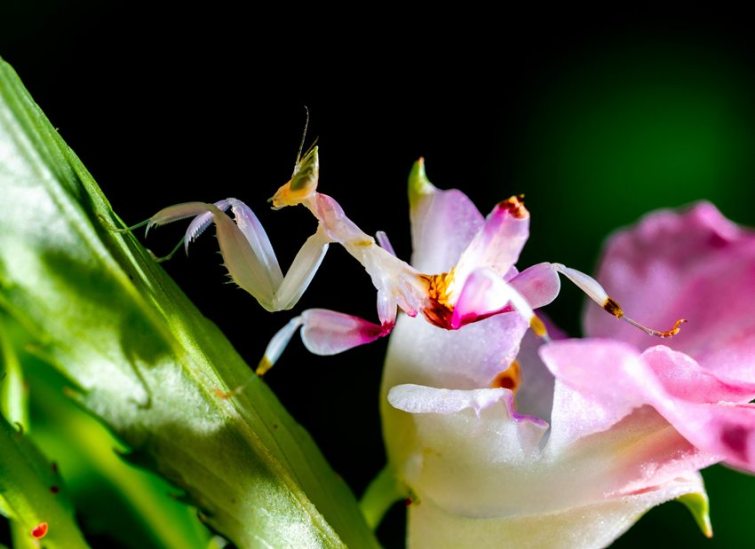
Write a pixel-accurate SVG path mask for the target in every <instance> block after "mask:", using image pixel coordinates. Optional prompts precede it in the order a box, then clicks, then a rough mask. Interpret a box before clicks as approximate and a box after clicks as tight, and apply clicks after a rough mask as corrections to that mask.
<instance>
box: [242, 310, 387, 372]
mask: <svg viewBox="0 0 755 549" xmlns="http://www.w3.org/2000/svg"><path fill="white" fill-rule="evenodd" d="M300 327H301V339H302V342H303V343H304V346H305V347H306V348H307V350H308V351H309V352H311V353H314V354H316V355H335V354H338V353H341V352H343V351H347V350H348V349H352V348H354V347H358V346H359V345H364V344H366V343H372V342H373V341H375V340H377V339H380V338H381V337H385V336H387V335H388V334H390V333H391V331H392V330H393V324H392V323H391V324H383V325H380V324H375V323H373V322H369V321H367V320H364V319H362V318H359V317H357V316H352V315H347V314H344V313H338V312H336V311H329V310H327V309H309V310H307V311H304V312H303V313H302V314H301V316H297V317H296V318H293V319H291V320H290V321H289V322H288V324H286V325H285V326H284V327H283V328H281V329H280V330H279V331H278V333H276V334H275V336H273V339H271V340H270V343H268V345H267V348H266V349H265V355H264V356H263V357H262V360H260V362H259V365H258V366H257V370H256V371H257V375H260V376H262V375H264V374H265V373H266V372H267V371H268V370H270V368H272V367H273V365H274V364H275V363H276V362H277V361H278V359H279V358H280V356H281V353H283V350H284V349H285V348H286V346H287V345H288V343H289V341H291V338H292V337H293V335H294V334H295V333H296V330H298V329H299V328H300Z"/></svg>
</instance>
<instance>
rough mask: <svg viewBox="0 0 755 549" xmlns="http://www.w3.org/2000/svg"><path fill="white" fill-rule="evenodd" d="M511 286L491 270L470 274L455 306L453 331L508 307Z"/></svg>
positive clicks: (452, 321) (480, 270)
mask: <svg viewBox="0 0 755 549" xmlns="http://www.w3.org/2000/svg"><path fill="white" fill-rule="evenodd" d="M510 295H511V288H510V286H509V285H508V284H507V283H506V282H504V280H503V279H502V278H501V277H500V276H499V275H497V274H496V273H495V272H493V271H491V270H490V269H479V270H477V271H474V272H473V273H472V274H470V275H469V276H468V277H467V279H466V281H465V283H464V287H463V288H462V290H461V294H460V295H459V299H458V301H457V302H456V304H455V305H454V310H453V315H452V316H451V329H452V330H456V329H458V328H460V327H461V326H463V325H465V324H469V323H471V322H476V321H478V320H480V319H483V318H485V317H488V316H491V315H494V314H495V313H497V312H499V311H501V310H503V309H504V308H505V307H506V305H508V303H509V300H510Z"/></svg>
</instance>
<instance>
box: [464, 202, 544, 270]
mask: <svg viewBox="0 0 755 549" xmlns="http://www.w3.org/2000/svg"><path fill="white" fill-rule="evenodd" d="M529 227H530V214H529V212H527V210H526V209H525V208H524V205H523V204H522V203H521V202H520V201H519V199H518V198H516V197H512V198H510V199H508V200H505V201H503V202H501V203H499V204H498V205H496V207H495V208H493V211H492V212H490V214H489V215H488V217H487V218H486V219H485V224H484V225H483V226H482V228H481V229H480V230H479V231H478V233H477V234H476V235H475V237H474V239H473V240H472V241H471V242H470V243H469V246H467V248H466V249H465V250H464V253H462V254H461V257H460V258H459V261H458V263H457V264H456V267H455V268H454V276H455V277H456V279H457V280H459V281H460V283H463V281H464V280H466V277H467V276H469V275H470V274H471V273H472V272H473V271H475V270H477V269H480V268H488V269H491V270H492V271H493V272H495V273H496V274H498V275H499V276H501V277H503V276H504V275H505V274H506V273H507V272H508V271H509V269H510V268H511V267H513V266H514V264H515V263H516V261H517V259H519V254H520V253H521V251H522V248H523V247H524V244H525V242H527V238H528V237H529Z"/></svg>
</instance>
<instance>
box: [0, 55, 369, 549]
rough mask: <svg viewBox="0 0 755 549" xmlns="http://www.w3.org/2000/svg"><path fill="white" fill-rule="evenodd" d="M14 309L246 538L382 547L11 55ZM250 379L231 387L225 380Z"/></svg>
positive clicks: (214, 514) (223, 528)
mask: <svg viewBox="0 0 755 549" xmlns="http://www.w3.org/2000/svg"><path fill="white" fill-rule="evenodd" d="M0 193H1V194H2V200H0V307H2V308H4V309H6V310H7V311H8V312H9V314H11V315H12V316H13V317H14V318H15V319H16V321H18V322H19V323H20V324H22V325H23V326H25V327H26V328H27V329H28V331H29V332H30V333H31V334H33V335H34V337H35V339H36V342H37V345H38V347H39V350H40V352H42V353H44V354H45V355H46V357H48V358H49V360H51V361H52V362H53V363H54V364H55V365H56V366H57V367H58V368H59V369H60V370H61V372H63V373H64V374H65V375H66V376H67V377H68V378H69V379H70V380H72V381H73V382H74V383H75V384H76V385H77V386H78V387H80V388H81V389H82V391H81V393H80V395H79V397H80V399H81V402H82V403H83V404H84V405H85V406H86V407H87V408H88V409H90V410H91V411H93V412H94V413H95V414H96V415H98V416H99V417H101V418H102V419H103V420H104V421H105V422H106V423H107V424H108V425H109V426H110V427H111V429H113V431H114V432H115V433H117V435H118V436H119V437H120V438H121V439H122V440H123V441H124V442H125V443H126V444H127V445H128V446H129V447H130V448H131V452H132V453H131V456H132V458H133V459H134V460H135V461H138V462H139V463H140V464H142V465H147V466H149V467H150V468H151V469H152V470H154V471H156V472H158V473H159V474H161V475H162V476H164V477H165V478H166V479H168V480H169V481H171V482H172V483H173V484H175V485H176V486H178V487H180V488H182V489H183V490H184V491H185V492H186V495H187V497H188V498H189V499H191V501H193V502H194V503H195V504H196V505H197V506H198V507H199V508H200V509H202V510H203V515H204V517H205V518H206V520H207V522H208V523H209V524H210V525H211V526H212V527H213V528H215V529H217V530H218V531H220V532H221V533H223V534H224V535H225V536H227V537H228V538H229V539H230V540H232V541H233V542H234V543H235V544H237V545H238V546H242V547H249V546H260V545H265V544H269V545H272V546H297V547H313V546H326V547H338V546H343V545H349V546H353V547H373V546H376V542H375V539H374V537H373V536H372V534H371V533H370V531H369V529H368V528H367V526H366V524H365V522H364V519H363V517H362V515H361V514H360V512H359V508H358V506H357V504H356V501H355V499H354V497H353V495H352V494H351V492H350V491H349V489H348V487H347V486H346V485H345V484H344V483H343V481H342V480H340V478H339V477H338V476H337V475H335V474H334V473H333V471H332V470H331V469H330V467H329V466H328V465H327V463H326V462H325V460H324V458H323V457H322V455H321V454H320V452H319V451H318V449H317V448H316V446H315V445H314V443H313V442H312V440H311V438H310V437H309V435H308V434H307V433H306V432H305V431H304V430H303V429H302V428H301V427H300V426H299V425H297V424H296V423H295V422H294V421H293V420H292V419H291V417H290V416H289V415H288V414H287V413H286V411H285V410H284V409H283V407H282V406H281V405H280V403H279V402H278V400H277V399H276V398H275V396H274V395H273V394H272V393H271V392H270V390H269V389H268V388H267V386H266V385H265V384H264V383H263V382H262V381H261V380H260V379H259V378H256V377H250V369H249V367H248V366H247V365H246V364H245V363H244V362H243V360H242V359H241V358H240V357H239V356H238V354H237V353H236V352H235V350H234V349H233V347H232V346H231V345H230V343H229V342H228V341H227V340H226V339H225V338H224V337H223V335H222V334H221V333H220V332H219V330H218V329H217V328H216V327H215V326H214V325H213V324H212V323H210V322H209V321H208V320H207V319H205V318H204V317H203V316H202V315H201V314H200V313H199V312H198V311H197V310H196V309H195V307H194V306H193V305H192V304H191V303H190V302H189V301H188V299H187V298H186V297H185V296H184V294H183V293H182V292H181V291H180V290H179V289H178V288H177V287H176V286H175V284H174V283H173V281H172V280H170V278H169V277H168V276H167V275H166V274H165V272H164V271H163V270H162V269H161V268H160V266H159V265H157V264H156V263H155V262H154V261H153V260H152V258H151V257H150V255H149V254H148V252H147V251H146V250H145V249H144V248H143V247H142V246H141V245H140V244H139V243H138V242H137V241H136V239H135V238H134V237H133V236H132V235H130V234H129V233H123V232H115V231H114V230H112V226H122V223H121V221H120V220H119V219H118V218H117V217H116V216H115V214H114V213H113V212H112V210H111V208H110V206H109V204H108V202H107V200H106V199H105V197H104V196H103V195H102V193H101V191H100V189H99V188H98V187H97V185H96V183H95V182H94V180H93V179H92V177H91V175H90V174H89V173H88V172H87V171H86V169H85V168H84V167H83V165H82V164H81V162H80V161H79V159H78V158H77V157H76V156H75V155H74V154H73V152H72V151H71V150H70V149H69V148H68V147H67V146H66V145H65V143H63V141H62V139H61V138H60V136H59V135H58V133H57V132H56V131H55V129H54V128H53V127H52V125H51V124H50V123H49V122H48V120H47V119H46V118H45V117H44V115H43V114H42V112H41V111H40V110H39V108H38V107H37V105H36V104H35V103H34V102H33V100H32V99H31V97H30V96H29V95H28V93H27V91H26V90H25V89H24V87H23V85H22V84H21V82H20V81H19V79H18V77H17V76H16V74H15V73H14V71H13V70H12V69H11V68H10V67H9V66H8V65H7V64H4V63H2V62H0ZM241 386H243V387H244V388H243V390H241V391H238V392H236V393H234V396H233V397H232V398H227V399H224V398H221V397H219V396H218V391H221V392H222V391H226V392H228V391H232V390H233V389H235V388H238V387H241Z"/></svg>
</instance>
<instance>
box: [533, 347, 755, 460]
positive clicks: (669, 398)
mask: <svg viewBox="0 0 755 549" xmlns="http://www.w3.org/2000/svg"><path fill="white" fill-rule="evenodd" d="M541 355H542V357H543V359H544V361H545V363H546V365H547V366H548V367H549V368H550V370H551V371H552V372H553V374H554V375H555V376H556V378H557V379H558V380H559V381H561V382H563V383H564V384H566V385H568V386H569V387H570V388H572V389H573V390H574V391H575V392H576V393H578V395H579V396H580V397H582V398H583V399H584V403H585V405H586V407H589V408H591V409H592V413H593V416H592V417H593V419H592V421H591V422H585V421H579V420H578V418H579V417H584V415H581V414H579V413H578V412H577V413H575V410H574V409H576V408H578V407H576V406H572V408H573V410H572V413H571V414H570V418H569V421H571V422H572V425H571V426H563V425H559V423H558V421H557V416H556V413H555V404H554V416H553V417H554V419H553V434H552V438H554V439H555V440H558V439H559V438H563V437H564V435H563V433H559V431H560V430H562V431H563V430H566V431H568V430H572V431H573V430H574V423H573V422H574V421H575V420H576V425H582V426H585V425H586V426H587V427H588V430H589V431H591V432H598V431H600V430H601V429H604V428H608V427H610V425H612V424H615V423H617V421H618V420H619V419H621V418H622V417H623V416H628V415H629V413H630V412H632V411H633V410H634V409H636V408H640V407H642V406H644V405H649V406H652V407H653V408H654V409H655V410H656V411H657V412H658V413H660V414H661V415H662V416H663V417H664V418H665V420H666V421H668V422H669V423H670V424H671V425H672V426H673V427H674V429H676V430H677V431H678V432H679V433H680V434H681V435H682V436H684V437H685V438H686V439H687V440H688V441H690V442H691V443H692V444H693V445H694V446H696V447H697V448H699V449H700V450H702V451H703V452H704V453H705V454H707V455H708V456H711V458H712V459H715V460H724V461H726V462H727V463H729V464H731V465H734V466H736V467H740V468H743V469H747V470H749V471H755V437H754V436H753V433H755V406H752V405H749V404H746V400H745V403H737V402H731V401H716V400H714V399H715V397H716V396H725V397H737V398H739V397H740V396H741V395H745V399H749V396H750V395H749V394H748V393H747V390H748V389H751V387H750V388H744V389H741V388H740V389H738V388H736V387H727V386H726V384H724V383H720V382H719V381H720V380H717V379H715V378H714V377H711V375H710V374H709V373H707V372H705V371H704V370H703V369H701V368H700V367H699V366H697V365H696V364H690V361H691V359H690V358H689V357H687V356H685V355H684V354H682V353H678V352H672V351H670V350H668V351H663V350H657V349H653V350H650V351H648V352H646V353H645V354H640V353H639V352H638V351H636V350H635V349H634V348H632V347H630V346H628V345H626V344H624V343H620V342H616V341H611V340H570V341H564V342H554V343H552V344H550V345H548V346H546V347H544V348H543V350H542V351H541ZM658 371H663V374H662V375H661V376H658V375H657V374H656V372H658ZM697 382H699V383H700V384H701V385H702V386H703V387H708V388H709V389H711V394H707V393H706V392H704V391H698V390H695V389H694V388H693V386H694V385H695V383H697ZM743 391H744V392H743ZM573 436H574V435H573V434H572V437H573ZM581 436H584V433H582V434H581ZM689 457H690V458H694V459H697V458H695V457H694V456H692V455H690V456H689Z"/></svg>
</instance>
